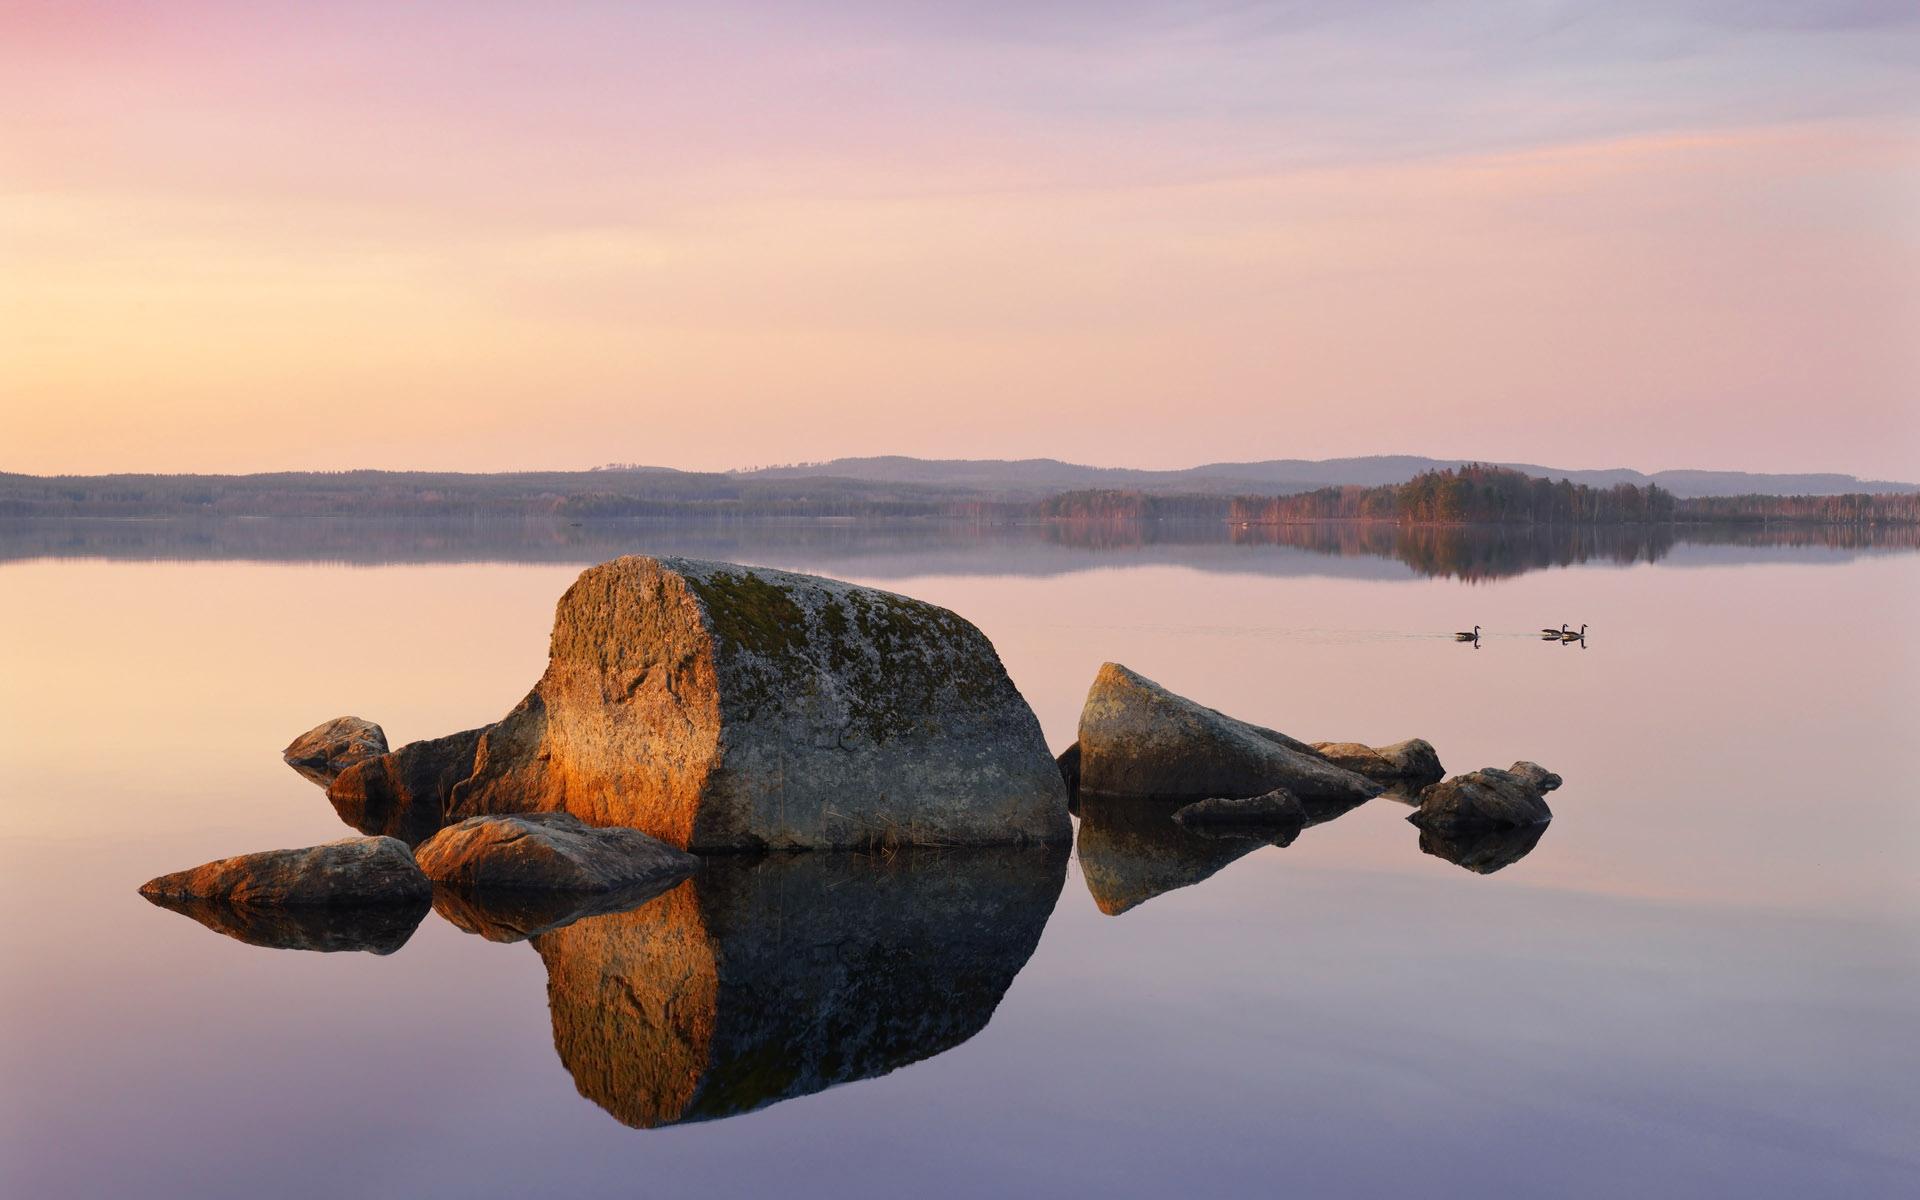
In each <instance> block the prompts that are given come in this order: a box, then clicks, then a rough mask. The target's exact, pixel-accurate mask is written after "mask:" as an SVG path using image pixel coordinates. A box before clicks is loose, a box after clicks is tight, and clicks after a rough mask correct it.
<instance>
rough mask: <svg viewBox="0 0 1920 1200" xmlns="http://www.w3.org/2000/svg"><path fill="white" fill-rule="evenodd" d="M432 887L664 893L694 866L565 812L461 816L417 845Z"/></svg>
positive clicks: (644, 839)
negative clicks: (637, 890)
mask: <svg viewBox="0 0 1920 1200" xmlns="http://www.w3.org/2000/svg"><path fill="white" fill-rule="evenodd" d="M415 858H416V860H417V861H418V862H419V864H420V869H421V870H422V871H424V872H425V873H426V876H427V878H428V879H431V880H433V881H434V882H435V883H445V884H454V885H457V886H459V887H463V888H472V889H476V890H480V891H492V890H496V889H506V890H513V891H550V892H612V891H621V890H627V889H633V888H641V887H652V888H653V889H654V890H655V891H663V890H665V889H666V887H667V886H669V885H671V884H674V883H677V882H679V881H680V880H681V879H684V878H686V877H687V876H688V875H691V874H692V873H693V872H694V871H696V870H698V869H699V867H700V860H699V859H697V858H695V857H694V856H693V855H691V854H688V853H686V852H685V851H681V850H676V849H674V848H673V847H672V846H669V845H667V844H666V843H665V842H662V841H660V840H659V839H657V838H652V837H648V836H647V835H646V834H644V833H641V832H640V831H639V830H638V829H624V828H620V827H618V826H615V827H611V828H606V829H596V828H594V827H593V826H591V825H588V824H586V823H585V822H583V821H581V820H580V818H579V817H576V816H574V815H573V814H572V813H564V812H551V813H519V814H514V815H510V816H485V817H468V818H467V819H466V820H464V821H461V822H460V823H459V824H457V825H449V826H447V827H446V828H445V829H442V830H441V831H440V832H439V833H436V834H434V835H433V837H431V838H429V839H428V840H427V841H426V842H425V843H423V844H422V845H421V846H420V849H419V851H418V853H417V854H416V855H415Z"/></svg>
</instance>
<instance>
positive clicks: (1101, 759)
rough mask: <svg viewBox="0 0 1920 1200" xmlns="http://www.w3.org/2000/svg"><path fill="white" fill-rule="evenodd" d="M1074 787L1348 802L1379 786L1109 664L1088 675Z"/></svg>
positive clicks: (1303, 747) (1167, 795)
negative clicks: (1279, 792)
mask: <svg viewBox="0 0 1920 1200" xmlns="http://www.w3.org/2000/svg"><path fill="white" fill-rule="evenodd" d="M1079 745H1080V787H1081V790H1082V791H1084V792H1093V793H1099V794H1101V795H1109V796H1150V797H1155V798H1160V799H1169V800H1204V799H1209V798H1212V797H1226V798H1230V799H1231V798H1240V797H1247V796H1258V795H1261V794H1263V793H1265V792H1270V791H1272V790H1273V789H1275V788H1286V789H1287V790H1288V791H1290V792H1292V793H1293V794H1294V795H1295V796H1297V797H1299V798H1300V799H1301V800H1302V801H1316V800H1327V801H1340V802H1348V803H1357V802H1358V801H1361V800H1365V799H1367V798H1368V797H1371V796H1376V795H1379V794H1380V792H1381V791H1382V790H1383V788H1382V787H1381V785H1380V784H1378V783H1375V782H1373V781H1372V780H1370V779H1368V778H1366V777H1365V776H1362V775H1357V774H1355V773H1354V772H1352V771H1348V770H1345V769H1343V768H1341V767H1338V766H1335V765H1334V764H1333V763H1331V762H1328V761H1327V760H1326V759H1325V758H1323V757H1321V756H1320V754H1319V753H1317V752H1316V751H1315V750H1314V749H1313V747H1311V746H1309V745H1307V744H1306V743H1305V742H1301V741H1298V740H1296V739H1294V738H1290V737H1288V736H1287V735H1286V734H1284V733H1280V732H1277V731H1276V730H1272V729H1266V728H1263V727H1261V726H1258V725H1251V724H1248V723H1247V722H1245V721H1240V720H1236V719H1234V718H1233V717H1229V716H1227V715H1225V714H1224V713H1220V712H1216V711H1214V710H1213V709H1211V708H1207V707H1205V706H1204V705H1201V704H1196V703H1195V702H1193V701H1192V700H1189V699H1187V698H1186V697H1184V696H1178V695H1175V694H1174V693H1172V692H1170V691H1168V690H1167V689H1165V688H1163V687H1161V686H1160V685H1159V684H1157V683H1155V682H1153V681H1152V680H1150V679H1147V678H1145V677H1144V676H1142V675H1139V674H1136V673H1135V672H1133V671H1130V670H1128V669H1127V668H1126V667H1123V666H1121V665H1120V664H1118V663H1107V664H1105V665H1104V666H1102V667H1101V668H1100V673H1099V674H1098V675H1097V676H1095V678H1094V681H1093V687H1092V689H1091V690H1090V691H1089V692H1088V693H1087V702H1086V706H1085V707H1084V708H1083V709H1082V710H1081V712H1080V741H1079Z"/></svg>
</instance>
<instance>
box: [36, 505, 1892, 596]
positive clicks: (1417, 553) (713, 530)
mask: <svg viewBox="0 0 1920 1200" xmlns="http://www.w3.org/2000/svg"><path fill="white" fill-rule="evenodd" d="M1916 549H1920V527H1913V526H1879V527H1869V526H1857V525H1812V524H1800V525H1775V526H1770V527H1769V526H1759V525H1683V526H1631V525H1610V526H1609V525H1587V526H1521V525H1507V526H1490V525H1464V526H1400V525H1393V524H1387V523H1380V522H1352V521H1349V522H1340V521H1329V522H1313V523H1305V524H1296V525H1245V526H1240V525H1230V524H1227V523H1225V522H1219V521H1066V522H1050V523H1032V524H969V523H965V522H959V521H934V520H923V521H907V522H902V521H830V520H820V521H771V520H762V521H725V520H652V521H648V520H627V521H590V522H585V523H582V524H570V523H567V522H562V521H553V520H520V519H513V520H499V519H485V520H481V519H474V520H461V519H443V518H431V519H428V518H400V519H354V518H326V517H317V518H301V519H295V518H258V519H255V518H210V519H206V520H152V521H138V520H58V519H34V520H4V521H0V562H8V561H20V560H29V559H49V558H51V559H74V558H100V559H112V560H128V561H209V560H213V561H218V560H246V561H264V562H325V563H346V564H388V563H428V562H507V563H578V564H581V565H583V566H584V565H586V564H590V563H596V562H604V561H605V560H607V559H610V558H615V557H618V556H619V555H622V554H634V553H651V554H682V555H688V556H692V557H699V558H712V559H721V560H726V561H734V562H745V563H754V564H760V565H765V566H775V567H787V568H795V567H798V568H804V569H811V570H814V571H825V572H834V571H840V572H844V573H847V574H856V575H866V576H883V577H891V578H905V577H911V576H915V575H927V574H962V575H1004V576H1029V577H1046V576H1055V575H1063V574H1069V573H1072V572H1075V571H1083V570H1089V569H1093V568H1098V567H1111V566H1122V565H1146V564H1159V563H1164V564H1171V565H1179V566H1184V567H1189V568H1193V569H1197V570H1203V571H1210V572H1220V573H1226V574H1251V575H1280V576H1284V575H1333V576H1343V577H1356V578H1377V579H1391V578H1409V577H1443V578H1454V579H1461V580H1466V581H1480V580H1493V579H1501V578H1506V577H1510V576H1514V575H1520V574H1523V573H1525V572H1528V571H1535V570H1545V569H1549V568H1558V567H1576V566H1586V565H1594V566H1631V565H1634V564H1638V563H1659V562H1667V563H1673V564H1676V565H1684V564H1688V563H1692V562H1712V563H1732V562H1759V561H1771V560H1773V559H1776V558H1778V557H1779V556H1780V554H1781V553H1783V552H1787V551H1801V552H1803V556H1804V552H1807V551H1816V552H1824V553H1823V554H1816V555H1812V556H1804V560H1805V561H1813V562H1818V561H1836V562H1837V561H1848V560H1851V559H1853V558H1855V557H1858V556H1861V555H1865V554H1878V553H1889V552H1893V553H1897V552H1903V551H1904V552H1910V551H1913V550H1916Z"/></svg>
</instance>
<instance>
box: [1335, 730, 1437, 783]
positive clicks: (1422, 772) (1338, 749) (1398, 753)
mask: <svg viewBox="0 0 1920 1200" xmlns="http://www.w3.org/2000/svg"><path fill="white" fill-rule="evenodd" d="M1313 749H1314V750H1315V752H1317V753H1318V754H1320V755H1321V757H1323V758H1325V759H1326V760H1327V761H1329V762H1331V763H1333V764H1334V765H1335V766H1338V767H1344V768H1346V769H1347V770H1349V771H1352V772H1353V773H1354V774H1356V775H1365V776H1366V777H1367V778H1368V779H1371V780H1373V781H1374V782H1375V783H1378V784H1384V785H1385V786H1387V787H1388V788H1402V789H1410V790H1414V791H1417V790H1419V789H1420V788H1423V787H1426V786H1427V785H1428V784H1430V783H1438V782H1440V780H1442V779H1444V778H1445V777H1446V774H1447V773H1446V770H1445V769H1444V768H1442V767H1441V766H1440V755H1439V753H1438V752H1437V751H1435V750H1434V748H1433V743H1431V742H1429V741H1427V740H1426V739H1425V738H1408V739H1407V740H1406V741H1404V742H1395V743H1393V744H1392V745H1391V746H1363V745H1361V744H1360V743H1359V742H1315V743H1313Z"/></svg>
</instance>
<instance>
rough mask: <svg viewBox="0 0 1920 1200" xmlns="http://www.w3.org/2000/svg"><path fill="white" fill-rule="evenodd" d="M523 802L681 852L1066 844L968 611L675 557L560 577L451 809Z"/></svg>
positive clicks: (988, 649)
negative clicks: (517, 687) (524, 688)
mask: <svg viewBox="0 0 1920 1200" xmlns="http://www.w3.org/2000/svg"><path fill="white" fill-rule="evenodd" d="M343 778H344V777H343ZM528 811H565V812H570V813H573V814H574V815H576V816H578V817H580V818H581V819H583V820H585V821H586V822H587V823H589V824H592V825H624V826H630V827H632V828H635V829H640V830H643V831H644V832H646V833H649V834H652V835H653V836H655V837H657V838H659V839H661V840H662V841H665V842H667V843H669V844H670V845H673V846H677V847H680V848H682V849H695V850H739V849H787V848H793V849H798V848H826V847H853V848H859V847H869V846H875V845H910V844H917V843H935V844H946V845H952V844H981V843H1012V842H1058V841H1065V840H1067V839H1069V838H1071V836H1072V832H1071V825H1070V823H1069V821H1068V818H1067V807H1066V788H1065V786H1064V785H1063V784H1062V782H1061V778H1060V771H1059V769H1058V768H1057V767H1056V766H1055V764H1054V762H1053V760H1052V756H1051V755H1050V754H1049V753H1048V752H1047V747H1046V743H1045V741H1044V740H1043V739H1042V737H1041V734H1040V725H1039V722H1038V721H1037V720H1035V718H1034V715H1033V712H1032V710H1031V709H1030V708H1028V707H1027V703H1026V701H1025V700H1023V699H1022V698H1021V696H1020V693H1019V692H1018V691H1016V690H1015V689H1014V686H1013V683H1012V682H1011V681H1010V680H1009V679H1008V678H1007V673H1006V670H1005V669H1004V668H1003V667H1002V666H1001V664H1000V659H999V656H998V655H997V654H995V653H994V649H993V646H992V644H991V643H989V642H988V641H987V639H986V637H985V636H984V635H982V634H981V632H980V631H979V630H978V629H976V628H974V627H973V626H972V625H971V624H969V623H967V622H966V621H964V620H962V619H961V618H960V617H958V616H956V615H954V614H953V613H951V612H948V611H947V610H946V609H943V608H938V607H936V606H934V605H931V604H926V603H923V602H921V601H918V600H909V599H907V598H905V597H903V596H896V595H892V594H890V593H887V592H881V591H875V590H873V589H870V588H862V587H856V586H854V585H852V584H847V583H840V582H836V581H834V580H828V579H820V578H815V577H813V576H807V575H795V574H789V573H787V572H784V571H770V570H763V569H760V568H749V567H739V566H731V565H728V564H724V563H708V562H694V561H690V560H686V559H672V558H639V557H629V558H621V559H616V560H614V561H613V562H609V563H603V564H601V565H599V566H597V567H592V568H590V569H588V570H587V571H586V572H584V573H583V574H582V575H581V576H580V578H579V579H578V580H576V581H575V582H574V584H573V586H572V587H570V588H569V589H568V590H567V592H566V594H565V595H564V596H563V597H561V599H560V603H559V607H558V610H557V611H556V613H555V616H554V627H553V637H552V642H551V646H550V654H549V659H548V664H547V671H546V674H545V675H544V676H542V678H541V679H540V682H539V683H538V684H536V685H535V687H534V689H533V691H532V692H531V693H529V694H528V696H527V697H526V699H525V700H523V701H522V702H521V703H520V705H519V706H518V707H517V708H515V709H514V710H513V711H512V712H511V713H509V714H508V715H507V716H506V718H505V719H503V720H502V721H501V722H500V723H499V724H497V725H495V726H493V727H491V728H490V729H488V730H487V731H486V733H485V734H484V736H482V737H481V739H480V744H479V749H478V755H477V758H476V760H475V763H474V769H473V771H472V773H471V778H469V779H467V780H466V781H465V782H462V783H459V784H458V785H457V786H455V787H454V788H453V790H452V795H451V796H450V798H449V803H448V807H447V815H448V816H450V817H456V818H457V817H467V816H476V815H480V814H484V813H509V812H528Z"/></svg>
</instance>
